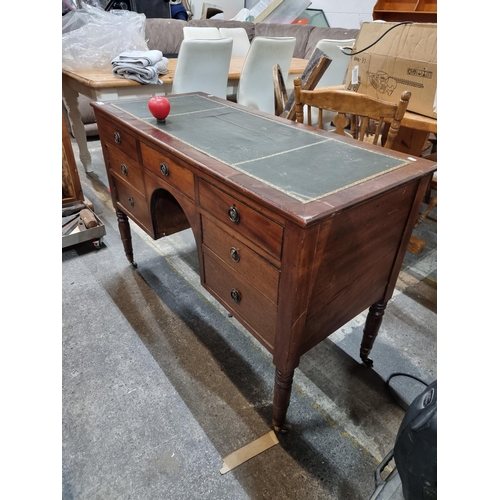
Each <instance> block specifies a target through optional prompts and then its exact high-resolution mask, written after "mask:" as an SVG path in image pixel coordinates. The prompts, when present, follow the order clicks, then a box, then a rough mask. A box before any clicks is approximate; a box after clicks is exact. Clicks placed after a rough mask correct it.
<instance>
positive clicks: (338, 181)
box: [113, 95, 409, 203]
mask: <svg viewBox="0 0 500 500" xmlns="http://www.w3.org/2000/svg"><path fill="white" fill-rule="evenodd" d="M168 99H169V101H170V103H171V111H170V114H169V116H168V117H167V119H166V121H165V123H158V121H157V120H156V118H154V117H153V116H152V115H151V113H150V112H149V109H148V105H147V104H148V100H137V101H124V102H118V103H114V104H113V106H115V107H116V108H118V109H121V110H123V111H125V112H126V113H129V114H131V115H133V116H134V117H136V118H137V119H140V120H142V121H144V122H147V123H148V124H150V125H151V126H153V127H156V128H158V129H160V130H162V131H164V132H165V133H167V134H169V135H171V136H172V137H175V138H176V139H178V140H180V141H182V142H184V143H187V144H189V145H190V146H192V147H193V148H196V149H197V150H199V151H201V152H203V153H205V154H207V155H209V156H210V157H212V158H215V159H217V160H219V161H221V162H222V163H224V164H226V165H229V166H231V167H232V168H235V169H237V170H239V171H241V172H244V173H245V174H247V175H250V176H252V177H254V178H256V179H259V180H260V181H262V182H264V183H266V184H268V185H270V186H272V187H274V188H276V189H278V190H280V191H282V192H284V193H286V194H287V195H289V196H291V197H293V198H295V199H296V200H299V201H301V202H302V203H307V202H310V201H313V200H318V199H320V198H322V197H324V196H326V195H329V194H332V193H335V192H337V191H340V190H342V189H346V188H348V187H349V186H352V185H355V184H358V183H360V182H363V181H366V180H368V179H371V178H373V177H377V176H379V175H382V174H384V173H386V172H389V171H391V170H393V169H396V168H400V167H403V166H404V165H407V164H408V163H409V161H402V160H401V159H400V158H397V157H394V156H391V154H390V151H388V152H387V153H385V152H383V153H382V152H380V153H379V152H375V151H369V150H367V149H365V148H363V147H362V146H361V145H360V146H354V145H352V144H347V143H345V142H342V141H341V140H338V138H336V136H335V134H331V137H325V136H324V135H320V134H316V133H314V132H312V131H309V130H305V129H302V128H298V127H295V126H292V125H288V124H286V123H281V122H277V121H274V120H272V119H267V118H265V117H262V116H258V115H254V114H253V113H252V112H246V111H244V110H240V109H236V108H234V107H232V106H228V105H225V104H224V103H219V102H214V101H212V100H210V99H207V98H205V97H203V96H199V95H185V96H182V95H179V96H176V97H169V98H168Z"/></svg>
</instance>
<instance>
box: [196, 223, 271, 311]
mask: <svg viewBox="0 0 500 500" xmlns="http://www.w3.org/2000/svg"><path fill="white" fill-rule="evenodd" d="M202 232H203V244H204V245H205V246H206V247H208V248H209V249H210V250H212V252H214V253H215V254H216V255H217V256H218V257H219V258H220V259H221V260H222V261H223V262H224V263H225V264H226V265H227V266H228V267H230V268H231V270H233V271H235V272H237V273H238V274H239V275H241V277H242V278H244V279H245V280H246V281H248V282H249V283H250V284H251V285H253V286H254V287H255V288H257V290H259V291H260V292H262V294H263V295H265V296H266V297H267V298H268V299H269V300H271V301H272V302H274V303H275V304H277V303H278V284H279V276H280V273H279V270H278V269H276V268H275V267H274V266H272V265H271V264H269V262H267V261H266V260H265V259H263V258H262V257H261V256H260V255H259V254H257V253H255V252H254V251H253V250H251V249H250V248H249V247H248V246H247V245H245V244H244V243H242V242H241V241H239V240H238V239H236V238H234V237H232V236H231V235H230V234H228V233H226V232H225V231H223V230H222V229H221V228H220V227H219V226H217V225H216V224H215V223H213V222H212V221H210V220H209V219H207V218H206V217H202Z"/></svg>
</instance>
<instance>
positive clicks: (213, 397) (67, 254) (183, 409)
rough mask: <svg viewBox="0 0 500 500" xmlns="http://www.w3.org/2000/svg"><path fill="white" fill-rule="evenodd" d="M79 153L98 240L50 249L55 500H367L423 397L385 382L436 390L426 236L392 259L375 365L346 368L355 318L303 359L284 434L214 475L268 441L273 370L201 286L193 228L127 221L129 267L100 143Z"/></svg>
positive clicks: (429, 237) (351, 360)
mask: <svg viewBox="0 0 500 500" xmlns="http://www.w3.org/2000/svg"><path fill="white" fill-rule="evenodd" d="M72 143H73V148H74V152H75V157H76V158H78V149H77V146H76V142H75V141H74V140H73V141H72ZM89 146H90V150H91V153H92V156H93V167H94V172H93V173H91V174H85V172H84V170H83V167H82V166H81V164H80V162H79V161H77V165H78V168H79V171H80V178H81V181H82V187H83V192H84V194H85V196H86V197H87V198H88V199H89V200H90V201H91V202H92V203H93V205H94V210H95V213H96V214H97V215H98V216H99V218H100V219H101V220H102V221H103V223H104V225H105V228H106V235H105V236H104V238H103V245H102V247H101V248H100V249H96V248H94V246H93V245H92V243H91V242H85V243H81V244H79V245H75V246H72V247H69V248H66V249H63V251H62V296H63V304H62V305H63V307H62V318H63V331H62V338H63V366H62V377H63V390H62V409H63V413H62V441H63V448H62V466H63V470H62V480H63V487H62V489H63V499H64V500H70V499H71V500H73V499H74V500H77V499H78V500H80V499H85V500H86V499H89V500H90V499H134V500H142V499H144V500H155V499H175V500H177V499H189V500H191V499H220V500H223V499H230V500H239V499H273V500H281V499H283V500H294V499H300V500H302V499H307V500H312V499H330V498H331V499H340V500H354V499H369V498H370V496H371V494H372V492H373V491H374V489H375V483H374V470H375V469H376V467H377V465H378V464H379V463H380V461H381V460H382V458H383V457H384V456H385V455H386V454H387V453H388V452H389V451H390V450H391V449H392V448H393V446H394V443H395V438H396V435H397V431H398V429H399V425H400V423H401V421H402V419H403V416H404V409H403V408H405V407H407V405H408V404H410V403H411V401H412V400H413V399H414V398H415V397H416V396H417V395H418V394H419V393H420V392H421V391H422V390H423V388H424V386H423V385H422V384H421V383H419V382H417V381H415V380H413V379H412V378H407V377H397V378H394V379H392V381H391V387H392V388H393V391H392V392H394V394H395V395H396V398H394V397H393V395H392V394H391V391H389V390H388V387H387V384H386V381H387V379H388V377H389V376H390V375H391V374H393V373H395V372H401V373H406V374H409V375H411V376H414V377H418V378H420V379H422V380H424V381H425V382H427V383H430V382H432V381H433V380H435V379H436V378H437V359H436V356H437V327H436V323H437V321H436V319H437V314H436V310H437V305H436V287H437V252H436V222H435V221H432V220H426V221H425V222H424V223H423V224H422V225H421V226H420V227H419V228H417V230H415V234H416V235H417V236H419V237H421V238H422V239H424V240H425V241H426V243H427V245H426V248H425V249H424V251H423V252H422V253H421V254H419V255H413V254H411V253H409V252H408V253H407V255H406V257H405V261H404V265H403V269H402V271H401V274H400V279H399V280H398V284H397V290H396V292H395V294H394V297H393V299H392V300H391V302H390V303H389V305H388V307H387V311H386V314H385V317H384V321H383V323H382V327H381V330H380V333H379V336H378V338H377V341H376V343H375V346H374V349H373V351H372V354H371V357H372V359H373V360H374V367H373V368H372V369H369V368H367V367H365V366H364V365H363V364H361V363H360V360H359V357H358V352H359V344H360V341H361V335H362V329H363V323H364V317H365V314H361V315H360V316H358V317H356V318H355V319H354V320H352V321H351V322H349V323H348V324H347V325H345V326H344V327H343V328H341V329H340V330H338V331H336V332H332V335H331V336H330V337H329V338H328V339H326V340H325V341H324V342H322V343H321V344H319V345H318V346H316V347H315V348H314V349H312V350H311V351H310V352H308V353H307V354H306V355H304V356H303V357H302V360H301V363H300V366H299V368H298V369H297V370H296V373H295V377H294V388H293V392H292V398H291V402H290V408H289V411H288V416H287V418H288V422H289V423H290V424H291V426H292V428H291V431H290V432H289V433H287V434H280V435H279V436H278V439H279V444H278V445H276V446H274V447H272V448H270V449H269V450H267V451H265V452H263V453H262V454H260V455H258V456H257V457H255V458H253V459H251V460H249V461H248V462H246V463H243V464H242V465H240V466H239V467H237V468H235V469H234V470H232V471H230V472H228V473H227V474H224V475H221V474H220V472H219V470H220V468H221V467H222V460H223V458H224V457H226V456H227V455H228V454H230V453H232V452H234V451H236V450H238V449H239V448H241V447H242V446H244V445H246V444H248V443H250V442H252V441H253V440H255V439H257V438H259V437H261V436H262V435H264V434H266V433H267V432H269V431H270V430H271V405H272V390H273V381H274V367H273V365H272V360H271V356H270V355H269V353H268V352H267V351H266V350H265V349H264V348H262V347H261V346H260V344H258V342H256V341H255V340H254V339H253V337H252V336H251V335H250V334H248V333H247V332H246V330H245V329H244V328H243V327H242V326H241V325H240V324H239V323H238V322H237V321H236V320H235V319H234V318H231V317H229V316H228V314H227V312H226V311H225V310H224V309H223V308H222V307H221V306H220V305H219V304H218V303H217V302H215V300H214V299H213V298H212V297H211V296H210V295H209V294H208V293H207V292H206V291H205V290H204V289H203V288H202V287H201V285H200V283H199V274H198V262H197V254H196V248H195V244H194V239H193V237H192V233H191V230H187V231H183V232H182V233H179V234H177V235H174V236H171V237H168V238H163V239H161V240H158V241H153V240H151V239H150V238H149V237H148V236H147V235H145V233H143V232H142V231H141V230H140V229H138V227H137V226H136V225H135V224H134V223H131V225H132V238H133V245H134V256H135V260H136V262H137V264H138V267H137V269H134V268H132V267H131V266H130V264H129V263H128V261H127V259H126V257H125V255H124V252H123V247H122V244H121V240H120V235H119V232H118V228H117V222H116V217H115V214H114V211H113V209H112V205H111V201H110V196H109V194H108V192H107V188H108V180H107V177H106V174H105V169H104V165H103V161H102V154H101V149H100V143H99V141H98V140H94V141H91V142H90V144H89ZM431 216H433V217H434V218H436V217H437V215H436V212H434V213H433V214H431ZM396 399H398V400H399V404H398V402H397V401H396Z"/></svg>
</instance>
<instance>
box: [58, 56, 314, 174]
mask: <svg viewBox="0 0 500 500" xmlns="http://www.w3.org/2000/svg"><path fill="white" fill-rule="evenodd" d="M244 62H245V57H232V58H231V64H230V66H229V77H228V82H227V94H228V95H231V94H236V91H237V88H238V82H239V79H240V76H241V70H242V68H243V63H244ZM307 63H308V60H307V59H298V58H293V59H292V62H291V65H290V70H289V77H288V81H287V88H290V89H291V88H293V79H294V78H295V77H296V76H297V75H301V74H302V72H303V71H304V69H305V68H306V66H307ZM176 66H177V59H169V61H168V74H166V75H162V76H161V80H162V81H163V85H142V84H140V83H138V82H136V81H134V80H129V79H127V78H117V77H116V76H114V75H113V73H112V71H111V69H110V70H109V71H104V70H97V71H96V70H82V71H69V70H63V72H62V92H63V97H64V98H65V100H66V102H67V104H68V108H69V111H68V115H69V119H70V120H71V123H72V125H73V131H74V134H75V139H76V142H77V144H78V148H79V150H80V154H79V156H80V161H81V162H82V164H83V166H84V168H85V171H91V170H92V159H91V155H90V153H89V150H88V147H87V136H86V134H85V129H84V126H83V123H82V119H81V116H80V112H79V110H78V95H79V94H83V95H85V96H87V97H89V98H90V99H92V100H94V101H100V102H108V101H117V100H123V99H138V98H144V97H153V96H156V95H166V94H169V93H170V92H171V91H172V82H173V80H174V75H175V68H176Z"/></svg>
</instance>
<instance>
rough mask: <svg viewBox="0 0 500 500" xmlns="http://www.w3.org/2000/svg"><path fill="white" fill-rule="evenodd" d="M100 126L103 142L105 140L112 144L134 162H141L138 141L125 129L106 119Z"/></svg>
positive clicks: (101, 120) (100, 121) (100, 122)
mask: <svg viewBox="0 0 500 500" xmlns="http://www.w3.org/2000/svg"><path fill="white" fill-rule="evenodd" d="M98 126H99V136H100V138H101V142H102V141H103V140H104V141H105V142H106V143H108V144H112V145H113V146H115V148H118V149H119V150H120V151H122V152H123V153H125V154H126V155H128V156H130V158H132V159H133V160H135V161H139V157H138V155H137V141H136V140H135V137H134V136H132V135H131V134H129V133H128V132H126V129H125V128H124V127H120V126H119V125H115V124H114V123H111V122H108V121H107V120H104V119H100V120H99V123H98Z"/></svg>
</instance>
